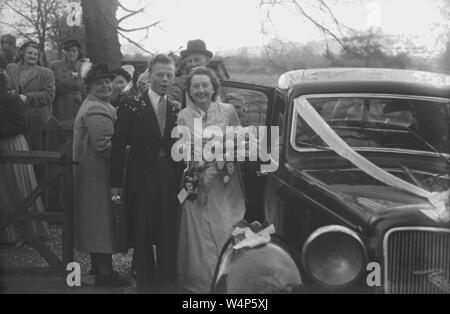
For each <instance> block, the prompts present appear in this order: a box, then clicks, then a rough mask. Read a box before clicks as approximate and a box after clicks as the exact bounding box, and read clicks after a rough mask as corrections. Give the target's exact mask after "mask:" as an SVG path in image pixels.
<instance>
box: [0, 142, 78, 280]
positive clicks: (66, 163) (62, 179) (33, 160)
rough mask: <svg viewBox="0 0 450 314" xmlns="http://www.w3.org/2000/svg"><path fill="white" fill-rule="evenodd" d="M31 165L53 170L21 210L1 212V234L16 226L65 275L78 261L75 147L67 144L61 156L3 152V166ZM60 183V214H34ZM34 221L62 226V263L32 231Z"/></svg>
mask: <svg viewBox="0 0 450 314" xmlns="http://www.w3.org/2000/svg"><path fill="white" fill-rule="evenodd" d="M2 163H3V164H5V163H8V164H29V165H30V164H31V165H35V166H41V167H42V166H46V167H47V169H48V168H52V169H53V170H52V171H48V173H47V176H46V177H45V178H43V179H42V180H41V181H40V182H39V184H38V185H37V187H36V188H35V189H34V190H33V191H32V192H31V194H30V195H28V196H27V197H26V199H25V200H23V202H22V203H21V204H20V205H19V206H18V207H17V208H12V209H9V210H2V211H1V212H0V231H2V230H3V229H5V228H6V227H8V226H9V225H13V226H14V227H15V228H17V229H18V230H20V231H21V232H22V233H23V236H24V238H25V240H26V241H27V242H28V244H29V245H30V246H31V247H33V248H34V249H35V250H36V251H37V252H38V253H39V254H40V255H41V256H42V257H43V258H44V259H45V261H46V262H47V263H48V264H49V265H50V267H52V268H53V269H54V270H56V271H58V272H61V273H62V274H65V272H66V270H65V266H66V265H67V264H68V263H70V262H73V260H74V248H73V186H72V184H73V170H72V169H73V165H75V164H76V163H75V162H73V161H72V143H71V142H68V143H66V144H65V145H64V146H63V148H62V150H61V152H47V151H46V152H30V151H20V152H0V164H2ZM57 182H59V185H58V186H59V189H58V190H59V200H60V201H59V203H60V204H59V207H60V209H61V211H60V212H42V213H41V212H33V211H30V210H29V208H30V206H32V205H33V204H34V203H35V202H36V200H37V199H38V198H39V197H42V198H43V197H44V195H45V192H46V191H47V190H48V189H49V188H50V187H52V186H54V184H55V183H57ZM32 221H47V222H53V223H54V222H59V223H62V260H61V259H60V258H59V257H58V256H57V255H56V254H55V253H54V252H53V251H52V250H51V249H50V248H49V247H48V246H47V245H46V243H45V242H44V241H43V240H42V239H41V238H40V237H39V236H38V235H36V234H35V233H33V230H32V228H31V226H30V225H31V222H32Z"/></svg>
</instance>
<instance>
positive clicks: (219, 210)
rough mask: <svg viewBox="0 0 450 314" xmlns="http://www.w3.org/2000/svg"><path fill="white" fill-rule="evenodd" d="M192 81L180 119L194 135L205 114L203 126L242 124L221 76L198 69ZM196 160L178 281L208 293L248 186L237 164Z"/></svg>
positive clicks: (194, 290) (240, 214)
mask: <svg viewBox="0 0 450 314" xmlns="http://www.w3.org/2000/svg"><path fill="white" fill-rule="evenodd" d="M186 85H187V91H188V97H187V98H188V101H187V107H186V108H185V109H183V110H182V111H181V112H180V113H179V115H178V123H177V124H178V126H187V127H188V128H189V129H190V131H191V135H192V137H194V136H195V134H194V119H202V127H203V129H204V128H206V127H210V126H214V127H219V128H220V129H221V130H222V132H223V134H225V129H226V127H227V126H239V125H240V121H239V118H238V115H237V113H236V111H235V109H234V107H233V105H230V104H225V103H220V102H218V101H217V98H218V96H217V95H218V90H219V80H218V78H217V76H216V75H215V73H214V72H213V71H211V70H210V69H208V68H204V67H199V68H196V69H195V70H194V71H193V73H192V75H191V77H190V78H189V79H188V80H187V84H186ZM190 164H191V165H190V168H189V171H188V173H191V177H192V178H193V177H195V178H197V181H198V182H197V183H198V184H196V185H195V184H192V183H190V184H191V186H190V189H191V192H193V189H194V185H195V193H194V195H195V197H189V198H188V199H187V200H185V201H184V202H183V205H182V210H181V217H180V233H179V244H178V263H177V269H178V280H179V284H180V288H181V289H182V290H183V291H184V292H188V293H189V292H190V293H208V292H209V290H210V287H211V282H212V279H213V275H214V270H215V267H216V264H217V260H218V257H219V254H220V251H221V250H222V247H223V245H224V244H225V242H226V240H227V239H228V238H229V237H230V236H231V232H232V226H233V225H235V224H236V223H238V222H239V221H241V220H242V219H243V217H244V214H245V198H244V190H243V185H242V177H241V173H240V169H239V167H238V166H237V164H234V163H232V162H227V163H224V162H208V163H205V162H200V163H199V162H191V163H190ZM192 174H193V175H192ZM192 178H191V179H192ZM198 178H200V179H199V180H198ZM185 181H186V180H185ZM188 186H189V184H188ZM188 189H189V188H188ZM191 196H192V195H191Z"/></svg>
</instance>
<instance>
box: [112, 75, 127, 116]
mask: <svg viewBox="0 0 450 314" xmlns="http://www.w3.org/2000/svg"><path fill="white" fill-rule="evenodd" d="M111 75H112V77H113V81H112V86H113V94H112V96H111V105H113V107H114V108H116V109H118V107H119V105H120V103H121V101H122V100H123V99H124V98H125V97H127V96H128V95H129V93H130V91H131V89H127V90H126V88H127V87H128V86H129V84H130V82H131V79H132V77H131V75H130V73H128V72H127V71H126V70H124V69H123V68H117V69H114V70H112V71H111Z"/></svg>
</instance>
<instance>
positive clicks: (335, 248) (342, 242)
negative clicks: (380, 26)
mask: <svg viewBox="0 0 450 314" xmlns="http://www.w3.org/2000/svg"><path fill="white" fill-rule="evenodd" d="M223 84H224V85H225V86H228V88H232V89H236V90H241V91H242V94H246V93H259V94H264V95H265V97H266V100H265V106H266V108H265V111H266V116H265V125H266V126H269V127H270V126H279V127H280V143H279V147H278V148H279V154H278V156H276V155H275V154H276V151H277V150H276V149H275V147H271V148H270V149H271V154H272V162H277V164H278V170H277V171H276V172H272V173H266V174H264V173H263V174H259V176H256V175H255V174H254V173H251V172H252V170H255V169H253V168H252V166H248V165H247V166H246V175H245V181H246V184H247V195H248V199H249V204H248V211H249V214H248V216H249V215H250V217H248V219H252V220H253V219H255V220H256V219H258V220H260V221H265V223H266V224H273V225H274V226H275V229H276V235H274V236H273V240H272V242H271V243H270V246H272V247H271V248H269V250H268V247H267V245H266V246H265V247H264V246H263V247H258V248H254V249H249V250H240V251H238V252H236V251H234V250H233V249H232V245H231V244H230V243H228V244H227V245H226V247H225V248H224V250H223V254H222V256H221V258H220V260H219V264H218V266H217V270H216V276H215V279H214V283H213V287H212V292H214V293H240V292H259V291H264V289H262V290H258V289H259V288H255V289H252V288H251V287H250V286H249V285H255V286H258V285H259V283H258V275H257V271H256V272H255V269H257V268H258V267H261V265H262V264H264V263H266V264H269V263H279V260H276V259H271V258H267V255H266V257H264V254H262V255H258V253H255V252H257V251H258V250H266V253H268V254H272V253H273V254H277V253H276V252H277V251H284V252H287V253H289V254H290V256H291V257H292V260H293V261H294V262H295V265H296V266H297V269H298V272H299V274H300V276H301V282H300V284H299V285H298V286H297V287H291V288H292V289H291V290H290V291H291V292H310V293H316V292H317V293H322V292H364V293H365V292H368V293H383V292H384V293H450V218H449V182H450V177H449V158H450V155H449V145H450V142H449V123H450V76H445V75H440V74H434V73H428V72H419V71H406V70H393V69H319V70H300V71H293V72H289V73H286V74H284V75H283V76H282V77H281V78H280V81H279V86H278V87H276V88H268V87H263V86H256V85H249V84H242V83H236V82H224V83H223ZM268 136H269V137H270V134H268ZM261 196H262V197H261ZM261 199H263V202H262V203H258V200H261ZM261 209H263V210H261ZM231 243H232V242H231ZM271 252H272V253H271ZM260 253H262V251H261V252H260ZM258 256H259V257H258ZM246 259H248V261H246ZM256 261H257V262H256ZM252 264H253V266H252ZM237 265H239V267H237ZM242 265H244V266H242ZM278 266H279V265H278ZM263 268H264V267H263ZM249 269H252V270H253V271H250V272H251V273H252V275H249ZM262 272H265V273H267V272H270V267H266V268H264V270H263V271H262ZM289 272H291V273H292V270H289ZM255 274H256V275H255ZM260 274H261V278H263V277H264V274H262V273H260ZM292 274H293V276H294V275H295V274H294V273H292ZM246 276H252V278H250V279H243V278H245V277H246ZM282 276H286V274H282ZM238 279H239V280H238ZM272 280H275V281H276V280H277V279H276V278H272ZM293 282H294V283H295V281H293ZM293 282H290V283H289V284H291V285H292V284H293ZM297 282H298V280H297ZM279 284H282V282H281V281H280V283H279ZM244 285H245V287H244ZM266 291H269V292H276V291H271V290H270V289H268V290H266Z"/></svg>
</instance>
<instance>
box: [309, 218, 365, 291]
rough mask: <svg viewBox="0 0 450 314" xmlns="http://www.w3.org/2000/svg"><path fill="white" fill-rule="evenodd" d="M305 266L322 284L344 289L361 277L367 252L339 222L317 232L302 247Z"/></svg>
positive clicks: (350, 231) (352, 233)
mask: <svg viewBox="0 0 450 314" xmlns="http://www.w3.org/2000/svg"><path fill="white" fill-rule="evenodd" d="M302 262H303V266H304V268H305V269H306V271H307V272H308V273H309V275H310V276H311V277H312V278H313V279H314V280H315V281H316V282H318V283H319V284H321V285H323V286H325V287H328V288H343V287H345V286H348V285H350V284H351V283H353V282H355V281H356V280H358V279H359V277H360V276H361V275H362V273H363V272H364V271H365V264H366V262H367V252H366V248H365V246H364V243H363V242H362V241H361V239H360V238H359V236H358V235H357V234H356V233H355V232H354V231H352V230H350V229H348V228H346V227H343V226H338V225H332V226H326V227H322V228H319V229H317V230H316V231H314V232H313V233H312V234H311V235H310V236H309V238H308V240H307V241H306V242H305V245H304V246H303V250H302Z"/></svg>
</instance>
